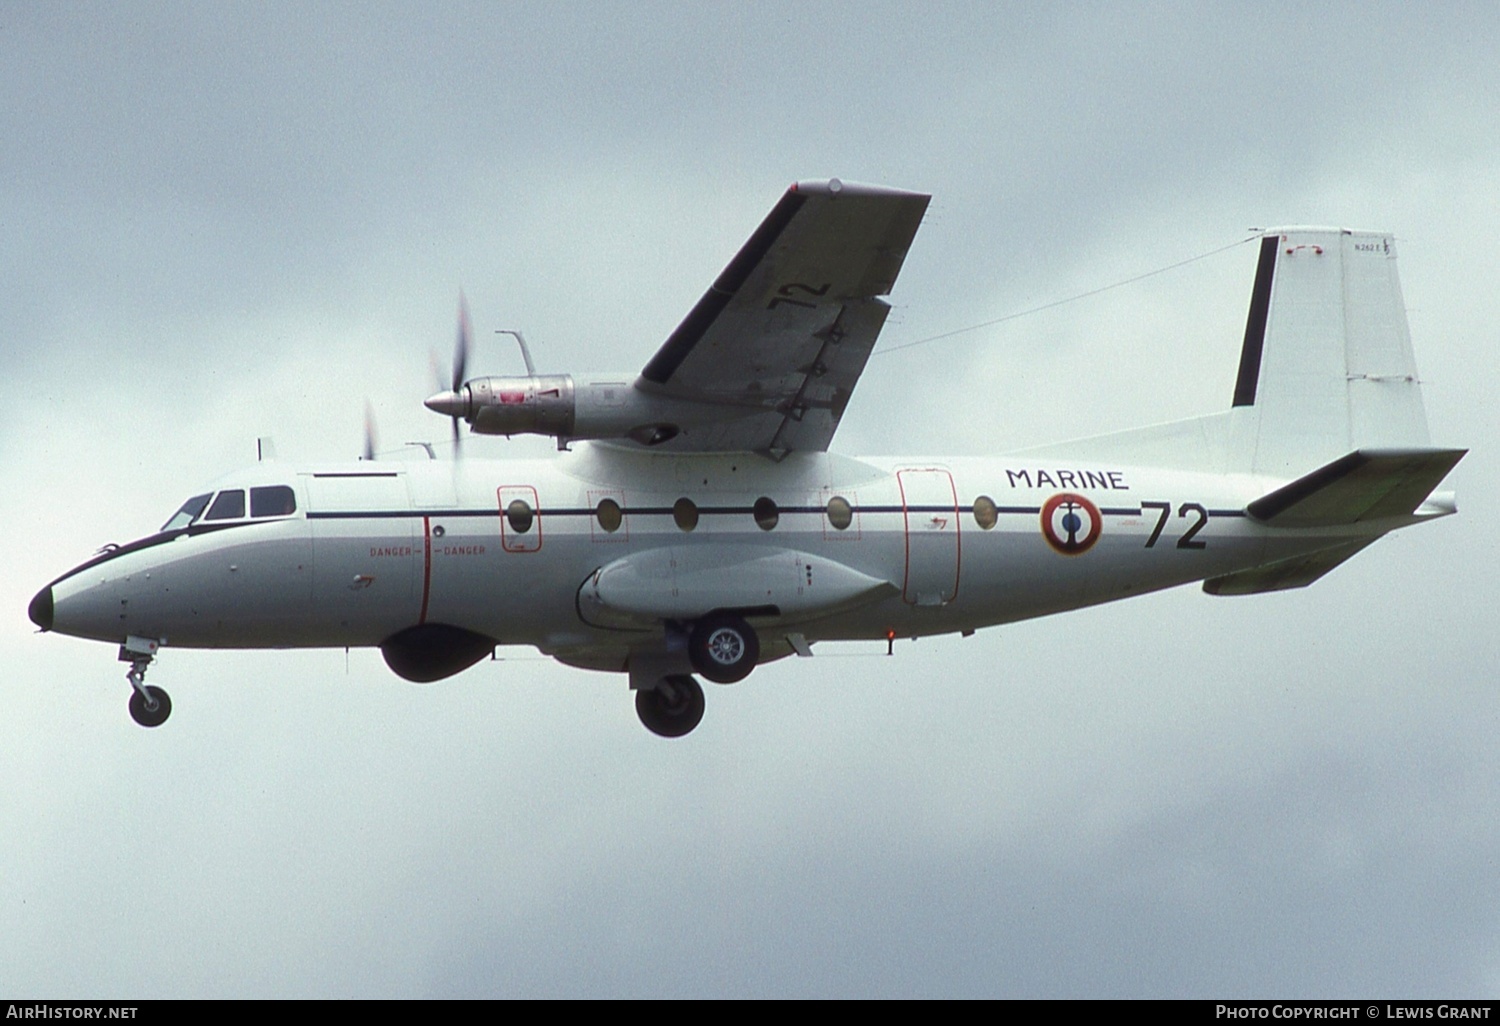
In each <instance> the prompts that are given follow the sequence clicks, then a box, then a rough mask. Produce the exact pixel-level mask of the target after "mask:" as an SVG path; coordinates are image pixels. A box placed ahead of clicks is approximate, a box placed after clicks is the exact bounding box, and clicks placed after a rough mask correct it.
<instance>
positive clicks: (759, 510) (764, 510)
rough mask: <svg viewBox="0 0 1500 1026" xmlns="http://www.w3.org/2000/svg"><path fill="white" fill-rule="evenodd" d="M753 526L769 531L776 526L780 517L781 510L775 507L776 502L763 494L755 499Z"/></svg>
mask: <svg viewBox="0 0 1500 1026" xmlns="http://www.w3.org/2000/svg"><path fill="white" fill-rule="evenodd" d="M753 512H754V514H755V526H756V527H758V528H760V529H761V530H762V531H769V530H771V529H772V528H773V527H775V526H776V523H777V521H779V520H780V519H781V511H780V510H778V509H777V508H776V503H775V502H774V501H772V500H771V499H768V498H766V497H765V496H764V495H763V496H761V497H760V498H758V499H756V500H755V508H754V510H753Z"/></svg>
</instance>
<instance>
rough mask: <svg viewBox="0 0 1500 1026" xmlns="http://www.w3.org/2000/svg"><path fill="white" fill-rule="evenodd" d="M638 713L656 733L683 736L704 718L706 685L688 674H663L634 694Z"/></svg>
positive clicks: (650, 729) (667, 735) (636, 712)
mask: <svg viewBox="0 0 1500 1026" xmlns="http://www.w3.org/2000/svg"><path fill="white" fill-rule="evenodd" d="M635 714H636V715H637V716H639V717H640V718H641V723H643V724H645V727H646V729H647V730H649V731H651V733H653V734H658V735H660V736H661V737H682V736H683V735H684V734H687V733H689V732H690V731H691V730H692V729H693V728H694V727H696V726H697V725H698V723H699V722H700V721H701V720H702V719H703V688H702V686H700V685H699V683H698V682H697V681H696V680H694V679H693V678H692V677H690V676H688V675H687V674H685V673H674V674H672V675H671V676H670V677H663V678H662V679H661V681H660V682H659V683H658V684H657V685H656V687H654V688H651V689H650V690H646V689H644V688H643V689H641V690H639V691H637V692H636V693H635Z"/></svg>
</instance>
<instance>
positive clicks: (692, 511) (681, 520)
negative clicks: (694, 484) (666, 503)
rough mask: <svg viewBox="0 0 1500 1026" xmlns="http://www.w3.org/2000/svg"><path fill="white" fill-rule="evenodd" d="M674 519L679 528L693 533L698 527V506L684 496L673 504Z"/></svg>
mask: <svg viewBox="0 0 1500 1026" xmlns="http://www.w3.org/2000/svg"><path fill="white" fill-rule="evenodd" d="M672 519H673V520H674V521H676V522H677V526H678V527H679V528H681V529H682V530H684V531H691V530H692V529H693V528H695V527H697V526H698V506H697V504H696V503H694V502H693V500H692V499H689V498H687V497H686V496H684V497H683V498H681V499H678V500H677V501H676V502H674V503H672Z"/></svg>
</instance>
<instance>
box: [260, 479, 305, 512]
mask: <svg viewBox="0 0 1500 1026" xmlns="http://www.w3.org/2000/svg"><path fill="white" fill-rule="evenodd" d="M295 512H297V495H296V493H295V492H293V491H292V490H291V489H290V488H288V487H287V486H286V485H270V486H268V487H265V488H252V489H250V515H251V516H252V517H284V516H287V515H289V514H291V513H295Z"/></svg>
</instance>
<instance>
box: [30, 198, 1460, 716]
mask: <svg viewBox="0 0 1500 1026" xmlns="http://www.w3.org/2000/svg"><path fill="white" fill-rule="evenodd" d="M928 199H929V197H927V196H925V195H922V194H919V193H912V192H902V191H898V190H896V189H887V188H879V187H874V186H863V185H855V184H852V183H841V182H839V181H838V180H836V179H835V180H832V181H827V182H800V183H798V184H796V185H793V186H792V187H791V188H790V189H789V190H788V191H787V193H786V195H784V196H783V197H782V198H781V200H780V202H778V203H777V204H776V206H775V208H774V209H773V210H772V211H771V213H770V215H769V216H767V218H766V219H765V221H764V222H763V223H762V224H761V225H760V227H759V228H757V229H756V230H755V232H754V234H753V235H751V236H750V240H749V241H748V242H746V243H745V245H744V247H743V248H742V249H741V250H740V251H739V253H738V254H737V255H736V256H735V257H734V259H733V260H731V261H730V263H729V266H728V267H727V268H725V270H724V272H723V273H722V274H721V275H720V276H719V278H718V280H717V281H715V282H714V284H713V286H712V287H711V288H710V289H709V290H708V291H707V292H706V293H705V294H704V296H703V298H702V299H701V300H699V302H698V304H697V305H696V306H695V307H693V309H692V311H691V312H690V313H689V314H688V315H687V318H686V319H685V320H684V321H683V322H682V324H681V325H680V326H679V327H678V328H677V330H676V331H674V332H673V333H672V335H671V337H670V338H668V339H667V340H666V342H665V344H663V345H662V347H661V348H660V349H659V350H658V351H657V353H656V355H655V356H653V357H652V358H651V360H650V361H649V362H648V363H647V364H646V366H645V369H644V370H642V371H641V372H640V374H639V375H638V376H635V378H634V380H631V378H630V376H629V375H618V376H614V377H604V378H590V379H575V378H573V377H571V376H568V375H538V374H535V373H531V374H528V375H527V376H524V377H489V378H475V379H473V380H470V381H463V380H462V378H463V364H464V361H465V353H466V352H467V344H466V341H465V340H466V338H467V329H466V328H461V331H460V346H459V355H458V358H457V359H456V360H455V374H454V379H453V388H452V390H451V391H448V392H443V393H440V394H438V395H435V396H433V397H432V398H430V399H428V400H427V405H428V406H429V407H431V408H432V409H434V410H435V411H437V412H439V413H442V414H445V415H448V416H450V417H452V418H454V420H453V424H454V432H455V438H457V430H458V429H457V423H458V418H462V419H463V420H465V421H466V422H468V423H469V424H470V425H471V426H472V430H473V431H475V432H478V433H481V434H503V435H512V434H522V433H533V434H541V435H552V436H555V437H556V438H557V441H558V444H559V448H560V449H564V450H565V451H563V452H561V453H560V454H559V455H558V456H557V458H555V459H552V460H549V461H545V462H530V461H509V460H507V461H491V460H481V459H466V460H460V461H458V462H457V463H456V464H455V463H447V462H444V463H434V462H394V463H392V462H377V463H371V462H367V461H362V462H356V463H352V464H342V465H328V466H287V465H283V464H279V463H277V462H275V461H266V462H261V463H258V464H256V465H254V466H252V467H250V468H249V469H247V470H243V471H240V472H238V473H235V474H231V475H230V476H229V477H227V478H225V479H224V480H223V481H222V482H221V483H219V484H218V485H217V486H215V487H213V488H211V489H208V490H205V491H204V492H203V493H202V494H201V495H195V496H194V497H192V498H190V499H188V500H187V502H185V503H183V504H182V508H181V509H179V510H178V511H177V512H176V513H175V514H173V515H172V517H171V519H169V520H168V521H167V522H166V523H165V524H164V525H163V526H162V528H161V530H159V531H158V532H156V533H155V534H152V535H150V536H148V537H145V538H142V539H140V540H139V541H134V542H131V543H129V544H127V545H120V546H109V547H107V548H106V549H105V550H104V551H102V552H101V553H100V554H99V555H97V556H95V557H94V558H93V559H90V560H89V561H88V562H86V563H83V564H82V565H80V566H78V567H76V568H74V569H72V570H70V571H68V572H67V573H66V574H64V575H63V576H61V577H59V578H57V579H56V580H55V581H53V582H52V583H51V584H49V585H47V586H46V587H44V588H43V589H42V590H41V591H40V592H39V593H38V594H37V596H36V597H35V598H34V599H33V600H32V602H31V606H30V610H29V611H30V615H31V619H32V620H33V621H35V622H36V623H37V625H38V626H40V627H41V628H42V630H44V631H56V632H58V633H62V634H71V635H74V636H77V637H82V638H94V639H98V640H100V641H108V642H112V643H114V644H118V645H120V646H121V647H120V659H121V660H123V661H125V662H128V663H129V664H130V671H129V673H128V675H127V676H128V679H129V681H130V684H131V686H132V688H133V689H134V690H133V692H132V694H131V698H130V712H131V715H132V716H133V717H134V718H135V720H136V722H137V723H140V724H141V725H143V726H148V727H151V726H156V725H158V724H160V723H161V722H163V721H164V720H165V719H166V718H167V715H168V712H169V710H170V708H171V706H170V702H169V700H168V698H167V695H166V693H165V692H163V691H162V690H161V689H160V688H158V687H155V686H148V685H147V684H146V683H145V679H144V678H145V673H146V668H147V666H148V664H150V662H151V661H152V659H153V657H154V656H155V655H156V653H157V650H158V648H159V647H160V646H163V645H176V646H184V647H195V648H292V647H303V646H309V647H311V646H351V645H378V646H380V649H381V651H382V653H384V655H385V659H386V662H387V663H388V664H389V665H390V667H391V669H392V670H394V671H395V672H396V673H397V674H399V675H400V676H402V677H404V678H406V679H408V680H413V681H433V680H438V679H440V678H443V677H447V676H449V675H451V674H455V673H458V672H459V671H460V670H463V669H465V668H466V667H469V666H471V665H473V664H474V663H476V662H478V661H479V660H481V659H483V658H484V657H485V656H487V655H490V654H491V653H492V652H493V650H494V649H495V647H496V646H498V645H535V646H536V647H537V648H538V649H540V650H541V651H542V652H544V653H546V654H548V655H551V656H553V657H555V658H557V659H559V660H561V661H562V662H564V663H567V664H569V665H571V666H579V667H585V668H587V669H592V670H608V671H613V672H616V673H625V674H628V675H629V681H630V687H631V688H632V689H633V690H634V691H635V705H636V712H637V713H638V714H639V716H640V719H641V721H642V722H643V723H644V724H645V725H646V727H647V728H649V729H650V730H652V731H654V732H655V733H657V734H660V735H663V736H667V737H677V736H681V735H683V734H686V733H687V732H689V731H690V730H692V729H693V728H694V727H695V726H697V724H698V722H699V720H700V719H701V718H702V716H703V706H704V700H703V689H702V688H701V687H700V686H699V685H698V682H697V681H696V680H695V679H694V677H693V674H694V673H696V674H698V675H699V676H702V677H707V678H708V679H709V680H711V681H716V682H719V683H730V682H732V681H738V680H740V679H742V678H743V677H745V676H746V675H747V674H749V673H750V671H751V670H752V669H754V668H755V666H756V665H757V664H758V663H762V662H770V661H771V660H775V659H780V658H782V657H783V656H788V655H792V654H793V653H795V654H797V655H799V656H808V655H811V654H812V647H813V646H814V645H815V644H816V643H817V642H820V641H839V640H851V639H881V640H886V641H887V642H888V643H889V642H890V641H891V640H892V639H895V638H898V637H899V638H905V637H913V638H914V637H919V636H924V635H931V634H948V633H953V632H961V633H965V634H967V633H970V632H972V631H974V630H976V629H978V628H980V627H987V626H990V625H993V624H1001V623H1007V622H1009V621H1012V620H1021V619H1024V618H1027V617H1033V616H1043V615H1046V614H1049V613H1057V612H1062V611H1063V610H1068V609H1076V608H1078V607H1080V606H1087V605H1091V604H1094V603H1098V602H1108V601H1110V600H1112V599H1118V598H1123V597H1125V596H1127V595H1136V594H1140V593H1142V592H1148V591H1154V590H1156V589H1158V588H1168V587H1171V586H1173V585H1177V584H1182V583H1185V582H1189V581H1203V582H1204V584H1203V588H1204V590H1205V591H1207V592H1209V593H1210V594H1213V595H1244V594H1250V593H1254V592H1262V591H1274V590H1277V589H1281V588H1300V587H1303V586H1305V585H1308V584H1311V583H1312V582H1313V581H1315V580H1317V579H1318V578H1319V577H1321V576H1323V575H1324V574H1326V573H1328V572H1329V571H1330V570H1332V569H1333V568H1334V567H1336V566H1338V564H1340V563H1342V562H1343V561H1344V560H1346V559H1348V558H1349V557H1350V556H1352V555H1354V554H1355V553H1356V552H1358V551H1359V550H1360V549H1363V548H1364V547H1365V546H1366V545H1369V544H1370V543H1371V542H1373V541H1375V540H1376V539H1378V538H1380V537H1381V536H1382V535H1384V534H1385V533H1386V532H1388V531H1391V530H1394V529H1396V528H1398V527H1405V526H1407V525H1409V524H1414V523H1418V522H1420V521H1424V520H1428V519H1432V518H1435V517H1440V516H1444V515H1446V514H1449V513H1452V512H1454V511H1455V504H1454V499H1453V496H1452V495H1451V493H1434V491H1433V490H1434V488H1436V487H1437V485H1438V484H1439V483H1440V482H1441V481H1442V480H1443V478H1444V476H1445V475H1447V473H1448V472H1449V470H1451V469H1452V467H1453V466H1454V465H1455V464H1456V463H1457V462H1458V460H1459V459H1460V458H1461V457H1462V456H1463V455H1464V451H1465V450H1462V449H1444V448H1433V447H1432V446H1431V445H1430V444H1429V441H1428V436H1427V421H1426V415H1425V413H1424V412H1423V408H1422V398H1421V386H1420V384H1419V383H1418V379H1417V371H1416V366H1415V363H1414V361H1413V358H1412V349H1411V342H1410V339H1409V337H1408V334H1407V324H1406V313H1405V309H1404V307H1403V305H1402V301H1401V292H1400V286H1399V284H1398V281H1397V277H1396V256H1395V249H1394V247H1393V245H1392V239H1391V236H1390V235H1387V234H1382V233H1378V232H1353V231H1344V230H1339V229H1324V228H1289V229H1279V230H1275V231H1267V232H1265V233H1264V234H1263V236H1262V238H1261V242H1260V263H1259V269H1258V270H1257V271H1256V275H1255V285H1254V290H1253V292H1252V294H1251V299H1250V313H1249V318H1248V322H1247V324H1246V328H1245V340H1244V346H1243V350H1242V352H1241V354H1240V366H1239V376H1238V379H1237V381H1236V384H1235V390H1234V402H1233V406H1232V407H1231V408H1230V409H1229V410H1228V412H1225V413H1221V414H1218V415H1215V416H1209V417H1202V418H1198V419H1194V420H1188V421H1182V422H1178V423H1173V424H1166V425H1161V426H1156V427H1148V428H1143V429H1139V430H1134V431H1126V432H1123V433H1119V434H1112V435H1105V436H1102V437H1098V438H1091V439H1086V440H1083V441H1078V442H1072V443H1066V444H1060V445H1055V446H1047V447H1045V448H1041V449H1033V450H1028V451H1024V452H1018V453H1013V454H1010V455H1006V456H1000V457H985V458H977V459H970V458H964V459H949V458H937V459H927V458H920V459H917V458H880V459H855V458H851V457H847V456H838V455H834V454H833V453H830V452H829V451H828V446H829V443H830V441H831V440H832V439H833V434H834V431H835V430H836V429H837V427H838V424H839V419H840V417H841V416H842V415H843V412H844V408H845V406H846V405H847V404H848V402H849V398H850V394H851V393H852V392H853V390H854V386H855V384H856V382H858V380H859V375H860V372H861V371H863V370H864V367H865V361H866V360H867V359H868V358H869V356H870V352H871V349H872V348H873V347H874V345H875V340H876V338H877V336H878V335H879V334H880V329H881V326H882V325H883V324H884V322H885V318H886V314H887V312H888V311H889V307H888V306H887V305H886V303H885V302H883V301H882V300H881V299H880V298H879V297H881V296H884V295H886V294H888V293H889V292H890V291H891V287H892V285H893V284H894V283H895V280H896V275H897V273H898V272H899V271H900V269H901V265H902V262H903V260H904V259H905V257H906V252H907V249H908V247H909V246H910V244H911V241H912V238H913V236H914V235H915V234H916V231H917V227H918V225H919V224H920V223H921V221H922V217H923V214H924V212H925V211H926V209H927V202H928ZM462 323H464V319H463V318H461V324H462ZM523 352H524V344H523ZM527 365H528V370H530V369H531V367H530V357H529V356H528V357H527ZM573 442H587V443H589V444H583V445H578V446H577V448H575V449H572V450H566V446H567V445H568V443H573ZM429 451H430V450H429Z"/></svg>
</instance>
